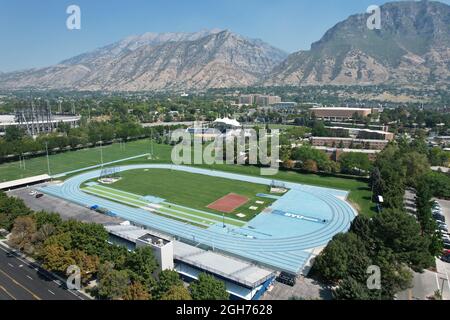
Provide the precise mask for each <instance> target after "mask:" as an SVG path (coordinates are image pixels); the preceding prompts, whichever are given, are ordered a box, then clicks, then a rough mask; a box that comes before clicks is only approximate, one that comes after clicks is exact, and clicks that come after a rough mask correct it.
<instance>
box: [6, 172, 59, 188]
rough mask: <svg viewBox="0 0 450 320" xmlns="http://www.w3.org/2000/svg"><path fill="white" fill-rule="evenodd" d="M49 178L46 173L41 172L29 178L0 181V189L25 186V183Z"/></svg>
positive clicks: (28, 183)
mask: <svg viewBox="0 0 450 320" xmlns="http://www.w3.org/2000/svg"><path fill="white" fill-rule="evenodd" d="M50 178H51V177H50V176H49V175H48V174H43V175H40V176H34V177H29V178H23V179H18V180H13V181H7V182H2V183H0V190H4V189H10V188H14V187H19V186H26V185H30V184H34V183H38V182H41V181H46V180H50Z"/></svg>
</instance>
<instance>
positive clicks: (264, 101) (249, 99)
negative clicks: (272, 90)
mask: <svg viewBox="0 0 450 320" xmlns="http://www.w3.org/2000/svg"><path fill="white" fill-rule="evenodd" d="M280 102H281V98H280V97H279V96H271V95H263V94H246V95H241V96H240V97H239V104H240V105H253V104H256V105H257V106H258V107H268V106H271V105H273V104H276V103H280Z"/></svg>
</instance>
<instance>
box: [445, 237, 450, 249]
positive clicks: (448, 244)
mask: <svg viewBox="0 0 450 320" xmlns="http://www.w3.org/2000/svg"><path fill="white" fill-rule="evenodd" d="M443 242H444V248H445V249H450V240H447V239H445V240H443Z"/></svg>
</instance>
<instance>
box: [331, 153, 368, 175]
mask: <svg viewBox="0 0 450 320" xmlns="http://www.w3.org/2000/svg"><path fill="white" fill-rule="evenodd" d="M339 163H340V165H341V171H342V172H343V173H350V174H361V172H362V173H363V174H364V173H367V172H368V171H369V170H370V168H371V164H370V161H369V157H368V156H367V154H365V153H359V152H348V153H344V154H343V155H342V156H341V157H340V159H339Z"/></svg>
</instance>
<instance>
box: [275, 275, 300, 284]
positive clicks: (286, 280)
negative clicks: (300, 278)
mask: <svg viewBox="0 0 450 320" xmlns="http://www.w3.org/2000/svg"><path fill="white" fill-rule="evenodd" d="M277 281H278V282H280V283H283V284H286V285H288V286H291V287H293V286H295V283H296V281H297V279H296V276H295V275H292V274H289V273H286V272H281V273H280V275H279V276H278V277H277Z"/></svg>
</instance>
